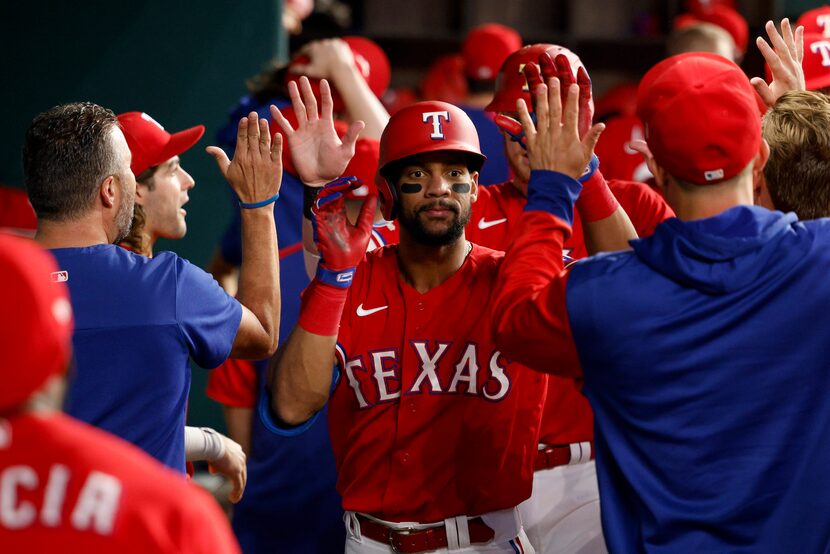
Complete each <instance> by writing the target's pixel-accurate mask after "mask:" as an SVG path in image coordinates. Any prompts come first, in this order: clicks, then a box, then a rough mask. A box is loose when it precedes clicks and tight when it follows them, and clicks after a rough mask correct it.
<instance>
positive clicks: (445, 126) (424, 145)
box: [375, 101, 487, 221]
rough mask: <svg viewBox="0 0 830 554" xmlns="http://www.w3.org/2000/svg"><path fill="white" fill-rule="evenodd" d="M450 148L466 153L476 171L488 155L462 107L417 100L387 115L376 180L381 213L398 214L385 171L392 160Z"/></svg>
mask: <svg viewBox="0 0 830 554" xmlns="http://www.w3.org/2000/svg"><path fill="white" fill-rule="evenodd" d="M445 150H451V151H455V152H463V153H465V154H468V158H469V161H468V165H469V166H470V169H471V171H478V170H479V169H481V165H482V164H483V163H484V160H486V159H487V157H486V156H485V155H484V154H482V153H481V147H480V146H479V143H478V133H477V132H476V128H475V125H473V122H472V121H471V120H470V118H469V116H468V115H467V114H466V113H464V110H462V109H461V108H458V107H456V106H453V105H452V104H447V103H446V102H436V101H431V102H418V103H417V104H412V105H410V106H407V107H405V108H403V109H402V110H400V111H399V112H398V113H396V114H395V115H393V116H392V117H391V118H390V119H389V123H387V124H386V128H385V129H384V130H383V135H382V136H381V137H380V160H379V162H378V172H377V174H376V176H375V183H376V184H377V186H378V193H379V194H380V198H381V209H382V210H383V217H384V218H386V220H387V221H391V220H392V219H394V218H395V217H397V210H396V204H397V202H396V201H397V192H396V191H395V187H394V184H393V183H390V182H389V177H390V176H389V175H386V174H385V173H384V172H385V170H387V169H388V168H389V165H390V164H392V163H393V162H397V161H399V160H402V159H404V158H408V157H410V156H415V155H417V154H424V153H427V152H441V151H445Z"/></svg>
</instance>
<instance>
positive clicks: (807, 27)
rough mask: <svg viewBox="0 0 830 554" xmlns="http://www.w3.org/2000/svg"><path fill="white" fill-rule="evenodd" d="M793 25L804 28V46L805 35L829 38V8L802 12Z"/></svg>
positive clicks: (822, 7) (805, 41) (824, 7)
mask: <svg viewBox="0 0 830 554" xmlns="http://www.w3.org/2000/svg"><path fill="white" fill-rule="evenodd" d="M795 25H796V27H798V26H801V27H804V34H805V37H804V38H805V40H804V43H805V44H806V43H807V40H806V39H807V37H806V35H807V34H808V33H810V34H818V35H823V36H825V37H830V6H821V7H819V8H815V9H812V10H808V11H806V12H804V13H803V14H801V16H799V18H798V21H796V22H795ZM805 53H806V52H805Z"/></svg>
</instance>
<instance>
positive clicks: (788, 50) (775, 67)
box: [751, 18, 807, 106]
mask: <svg viewBox="0 0 830 554" xmlns="http://www.w3.org/2000/svg"><path fill="white" fill-rule="evenodd" d="M765 28H766V30H767V35H769V40H770V43H772V46H770V45H769V44H767V41H765V40H764V39H763V38H762V37H758V38H757V39H756V40H755V44H756V45H757V46H758V49H759V50H760V51H761V54H762V55H763V56H764V59H765V60H766V62H767V65H769V68H770V71H771V72H772V82H771V83H770V84H769V85H767V83H766V81H764V80H763V79H761V78H760V77H753V78H752V79H751V83H752V86H754V87H755V90H756V91H758V94H759V95H760V96H761V98H762V99H763V101H764V103H765V104H766V105H767V106H773V105H774V104H775V102H776V101H778V99H779V98H781V96H782V95H783V94H784V93H785V92H788V91H791V90H807V86H806V84H805V82H804V69H803V68H802V66H801V63H802V61H803V60H804V27H798V28H796V30H795V32H793V28H792V25H790V20H789V19H787V18H784V19H783V20H781V33H779V32H778V30H777V29H776V28H775V24H774V23H773V22H772V21H767V24H766V26H765Z"/></svg>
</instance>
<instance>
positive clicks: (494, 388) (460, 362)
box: [337, 340, 512, 409]
mask: <svg viewBox="0 0 830 554" xmlns="http://www.w3.org/2000/svg"><path fill="white" fill-rule="evenodd" d="M405 348H407V349H409V352H408V353H404V352H401V351H400V349H398V348H388V349H377V350H371V351H369V352H366V353H365V354H361V355H358V356H354V357H348V355H347V354H346V352H345V351H344V350H343V348H342V347H341V346H340V345H339V344H338V345H337V356H338V360H339V362H340V368H341V370H342V373H343V376H344V377H345V378H346V383H347V385H348V387H350V389H351V391H352V392H353V394H354V397H355V400H356V401H357V405H358V407H359V408H360V409H366V408H371V407H372V406H376V405H378V404H383V403H386V402H394V401H396V400H397V399H399V398H400V397H401V395H404V396H413V395H421V394H430V395H436V394H446V395H459V396H474V397H479V398H482V399H484V400H487V401H490V402H499V401H501V400H503V399H504V398H506V397H507V395H508V393H509V392H510V389H511V385H512V382H511V378H510V374H509V373H508V371H507V366H508V364H509V361H508V360H507V358H505V357H504V356H502V354H501V352H499V351H497V350H496V351H492V350H491V351H489V352H484V351H482V349H481V348H480V346H479V345H478V344H477V343H475V342H466V343H463V344H460V345H459V347H458V348H453V341H434V340H431V341H427V340H410V341H409V342H408V344H407V345H406V346H405ZM404 354H409V356H404ZM413 354H414V356H412V355H413ZM404 359H414V360H415V365H416V367H415V368H409V369H408V370H405V371H403V372H402V371H401V367H402V363H403V361H402V360H404ZM482 362H483V363H482Z"/></svg>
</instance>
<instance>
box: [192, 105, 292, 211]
mask: <svg viewBox="0 0 830 554" xmlns="http://www.w3.org/2000/svg"><path fill="white" fill-rule="evenodd" d="M207 153H208V154H210V155H211V156H213V158H214V159H215V160H216V164H217V165H218V166H219V171H221V172H222V175H223V176H224V177H225V179H227V181H228V183H230V185H231V188H233V190H234V192H236V195H237V196H238V197H239V201H240V202H243V203H246V204H252V203H257V202H261V201H263V200H266V199H268V198H271V197H273V196H274V195H275V194H277V193H278V192H279V191H280V185H281V183H282V137H280V136H279V135H275V136H274V137H273V140H272V138H271V132H270V130H269V128H268V121H267V120H265V119H259V117H258V116H257V114H256V112H251V113H250V114H249V115H248V116H247V117H243V118H242V119H241V120H240V121H239V127H238V128H237V133H236V150H235V151H234V153H233V160H232V161H231V160H229V159H228V156H227V154H225V151H224V150H222V149H221V148H219V147H217V146H208V147H207ZM271 209H273V208H271Z"/></svg>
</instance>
